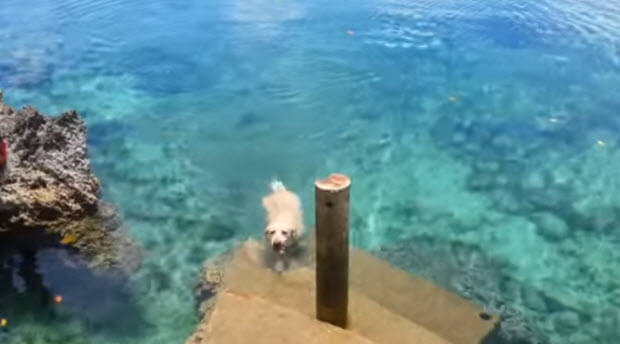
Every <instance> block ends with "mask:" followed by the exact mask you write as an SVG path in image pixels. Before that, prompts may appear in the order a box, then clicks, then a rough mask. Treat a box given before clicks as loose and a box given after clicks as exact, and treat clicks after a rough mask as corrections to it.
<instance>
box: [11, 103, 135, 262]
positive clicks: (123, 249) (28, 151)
mask: <svg viewBox="0 0 620 344" xmlns="http://www.w3.org/2000/svg"><path fill="white" fill-rule="evenodd" d="M0 134H1V135H2V136H3V137H4V138H5V139H6V140H7V141H8V143H9V156H8V160H7V164H6V166H4V167H3V168H2V170H0V236H3V237H5V238H18V237H20V236H22V234H24V233H27V232H31V231H33V230H35V231H43V232H44V233H45V234H47V235H49V236H52V237H55V238H56V239H57V241H56V244H57V245H60V244H62V245H66V246H72V247H74V248H77V249H78V250H79V251H81V252H82V253H85V254H86V255H88V256H90V257H91V258H92V262H93V265H96V266H120V265H123V266H127V264H128V263H129V266H127V267H135V265H136V263H137V261H138V256H139V255H138V254H137V252H138V250H137V248H136V246H135V245H134V244H133V243H131V241H130V240H129V239H128V238H127V237H126V236H125V235H123V230H122V226H121V223H120V221H119V220H118V217H117V214H116V211H115V210H114V209H113V208H112V207H111V206H109V205H106V204H105V203H103V202H102V201H101V200H100V185H99V181H98V180H97V178H96V177H95V175H94V174H93V173H92V171H91V167H90V161H89V159H88V150H87V145H86V125H85V123H84V121H83V120H82V119H81V118H80V116H79V115H78V114H77V112H75V111H70V112H65V113H63V114H61V115H59V116H57V117H47V116H44V115H42V114H41V113H40V112H39V111H37V110H36V109H34V108H32V107H25V108H23V109H21V110H18V111H15V110H14V109H12V108H11V107H9V106H8V105H5V104H3V103H2V99H1V97H0ZM18 241H19V240H18ZM47 241H48V240H46V242H47ZM42 244H43V243H42ZM42 246H45V245H42Z"/></svg>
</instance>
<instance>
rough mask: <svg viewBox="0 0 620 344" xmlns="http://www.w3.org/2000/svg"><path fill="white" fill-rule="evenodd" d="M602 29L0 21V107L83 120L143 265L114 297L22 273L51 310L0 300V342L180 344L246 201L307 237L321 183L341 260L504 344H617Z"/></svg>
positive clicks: (246, 209) (294, 9) (347, 17)
mask: <svg viewBox="0 0 620 344" xmlns="http://www.w3.org/2000/svg"><path fill="white" fill-rule="evenodd" d="M619 23H620V11H618V9H617V6H615V5H614V4H613V3H610V2H605V1H590V2H580V1H558V0H547V1H542V2H541V1H525V2H520V3H519V4H514V3H513V2H509V1H495V2H493V3H488V2H484V1H473V0H464V1H456V2H454V1H453V2H447V1H422V2H407V1H361V2H358V3H357V4H354V5H353V4H350V5H347V4H336V5H334V4H332V3H330V2H327V1H313V2H298V1H292V0H271V1H265V0H251V1H211V2H209V4H208V5H205V4H202V2H200V1H196V0H188V1H178V2H175V4H169V3H168V2H164V1H157V2H153V1H151V2H149V3H148V4H144V3H142V2H138V1H112V0H110V1H88V2H84V1H64V0H63V1H54V2H46V3H41V2H35V1H14V0H5V1H4V2H3V6H1V7H0V42H1V43H2V44H0V87H2V89H3V90H4V94H5V102H7V103H9V104H11V105H13V106H15V107H19V106H22V105H26V104H33V105H35V106H37V107H38V108H40V109H41V110H42V111H44V112H45V113H50V114H54V113H59V112H61V111H63V110H66V109H70V108H75V109H77V110H78V111H79V112H80V113H81V114H82V115H83V116H84V117H85V118H86V120H87V122H88V124H89V129H90V152H91V156H92V161H93V165H94V168H95V172H96V173H97V175H98V176H99V177H100V179H101V180H102V184H103V187H104V197H105V198H106V199H107V200H109V201H112V202H114V203H115V204H117V205H118V207H119V208H120V211H121V213H122V214H123V218H124V221H125V223H126V225H127V227H128V228H129V232H130V235H131V236H132V237H133V238H134V239H135V240H136V241H138V242H139V243H140V244H142V246H143V247H144V248H145V249H146V251H147V254H146V257H145V261H144V264H143V267H142V268H141V269H140V271H138V272H137V273H136V274H135V275H134V276H132V279H131V281H130V282H129V285H124V284H123V283H122V282H119V281H117V280H116V279H115V278H109V277H101V276H97V275H94V274H92V273H91V272H88V271H82V270H80V269H76V268H74V267H71V266H66V264H64V263H63V259H62V257H58V253H54V252H41V253H40V254H39V256H40V257H39V258H40V259H39V261H44V262H46V263H45V264H43V263H41V264H40V266H39V267H38V271H39V272H40V273H41V276H42V278H43V279H44V283H45V285H46V286H47V287H48V289H49V290H50V291H51V292H52V293H55V292H57V293H62V294H63V295H64V296H65V301H64V302H63V304H62V305H61V306H54V307H52V308H50V307H44V306H41V305H40V304H39V303H37V302H34V301H32V298H31V297H29V291H24V292H23V293H19V292H18V293H17V294H12V293H13V292H11V293H9V292H7V291H3V293H4V296H3V297H2V298H0V299H1V300H2V301H3V303H2V309H0V312H1V313H3V314H5V313H6V314H8V316H7V317H8V318H9V319H10V324H11V326H10V329H9V331H6V332H3V333H1V334H0V341H2V342H7V343H182V342H183V341H184V340H185V338H187V336H188V335H189V333H190V332H191V331H192V329H193V327H194V326H195V324H196V322H197V314H196V311H195V305H194V300H193V296H192V286H193V284H194V283H195V280H196V277H197V275H198V271H199V268H200V265H201V263H202V262H203V260H204V259H205V258H207V257H211V256H213V255H215V254H217V253H219V252H221V251H223V250H225V249H226V248H228V247H230V246H231V245H233V244H234V243H236V242H238V241H239V240H243V239H244V238H246V237H247V236H259V235H260V231H261V226H262V221H263V220H262V214H261V209H260V207H259V204H260V203H259V201H260V197H261V196H262V195H263V194H264V192H265V191H266V188H267V183H268V181H269V180H270V179H271V178H273V177H279V178H281V179H282V180H284V181H285V183H286V184H287V185H289V187H290V188H292V189H295V190H297V191H299V193H300V194H301V195H302V197H303V199H304V201H305V203H306V205H307V209H306V213H307V214H306V215H307V218H308V223H311V220H312V213H313V211H312V208H311V204H312V203H311V201H312V188H311V185H312V182H313V180H314V179H315V178H316V177H318V176H324V175H326V174H327V173H329V172H333V171H341V172H345V173H348V174H350V175H351V176H352V178H353V180H354V194H353V195H354V196H353V197H354V200H353V205H352V206H353V209H352V211H353V217H352V230H353V233H352V238H353V242H354V244H355V245H357V246H360V247H363V248H365V249H368V250H371V251H373V252H375V253H377V254H378V255H380V256H382V257H385V258H386V259H389V260H390V261H391V262H393V263H394V264H396V265H398V266H401V267H403V268H405V269H407V270H409V271H412V272H414V273H418V274H422V275H425V276H427V277H429V278H432V279H434V280H435V281H437V282H438V283H440V284H442V285H443V286H445V287H447V288H450V289H452V290H454V291H455V292H458V293H460V294H461V295H463V296H465V297H468V298H470V299H472V300H473V301H474V302H476V303H478V304H480V305H482V306H484V307H485V308H487V309H489V310H491V311H493V312H497V313H500V314H502V315H503V316H504V318H505V319H506V321H505V323H504V327H503V332H502V333H503V337H502V338H503V339H502V341H503V342H507V343H539V342H540V343H593V342H598V343H617V342H618V341H620V330H619V328H620V326H619V325H620V315H619V314H620V312H618V308H619V307H620V282H619V281H618V279H617V277H616V276H617V272H618V271H619V268H620V253H618V252H620V250H618V248H619V246H620V232H619V228H618V225H619V224H620V209H619V208H620V199H619V197H620V196H618V195H620V193H619V192H618V191H620V190H618V189H619V188H620V184H619V183H618V178H617V171H619V170H620V150H619V145H620V140H619V139H620V137H619V136H618V134H617V133H618V132H619V131H618V129H619V127H620V119H619V117H618V111H619V110H620V98H619V97H618V95H617V91H618V90H619V89H620V41H619V38H618V37H620V24H619ZM349 30H351V33H352V34H351V33H348V32H347V31H349ZM30 292H32V291H30ZM7 293H8V294H7ZM14 295H17V296H14ZM3 314H0V316H3Z"/></svg>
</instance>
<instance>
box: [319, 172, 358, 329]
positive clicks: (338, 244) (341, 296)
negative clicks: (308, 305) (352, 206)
mask: <svg viewBox="0 0 620 344" xmlns="http://www.w3.org/2000/svg"><path fill="white" fill-rule="evenodd" d="M314 185H315V197H316V214H315V215H316V316H317V319H319V320H321V321H326V322H329V323H331V324H333V325H336V326H340V327H343V328H344V327H346V326H347V307H348V303H349V189H350V186H351V180H350V179H349V177H347V176H345V175H342V174H332V175H330V176H329V177H327V178H326V179H323V180H317V181H316V182H315V183H314Z"/></svg>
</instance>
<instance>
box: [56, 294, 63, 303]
mask: <svg viewBox="0 0 620 344" xmlns="http://www.w3.org/2000/svg"><path fill="white" fill-rule="evenodd" d="M61 302H62V296H61V295H56V296H54V303H61Z"/></svg>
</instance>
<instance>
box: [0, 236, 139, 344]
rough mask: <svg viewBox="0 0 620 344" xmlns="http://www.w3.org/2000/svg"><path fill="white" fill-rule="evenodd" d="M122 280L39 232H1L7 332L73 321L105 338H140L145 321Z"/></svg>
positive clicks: (0, 312) (1, 311)
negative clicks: (22, 327)
mask: <svg viewBox="0 0 620 344" xmlns="http://www.w3.org/2000/svg"><path fill="white" fill-rule="evenodd" d="M126 282H127V277H126V276H125V275H123V274H122V273H121V272H118V271H113V270H93V269H90V268H88V265H87V262H86V260H85V259H84V258H83V257H81V256H80V254H78V253H77V252H76V251H75V250H74V249H71V248H67V247H63V246H60V245H59V244H58V238H57V237H54V236H51V235H47V234H44V233H43V232H42V231H36V230H30V231H27V232H24V233H20V234H18V235H15V234H7V233H1V234H0V316H1V317H2V318H5V319H9V321H10V324H11V326H9V327H8V330H7V331H6V332H8V334H9V335H10V332H11V331H12V330H13V329H14V328H16V327H18V326H19V325H20V324H23V323H31V322H33V321H34V322H36V323H46V324H49V325H51V326H52V327H57V328H58V327H60V325H61V324H64V323H68V322H72V323H78V324H79V326H80V328H83V329H84V330H86V331H87V333H89V334H96V335H99V336H105V337H107V338H116V337H124V338H128V337H129V338H131V337H139V336H140V335H142V334H143V332H144V331H145V330H147V329H148V328H149V324H148V323H147V322H146V321H145V320H144V318H143V316H142V314H141V310H140V308H139V307H138V305H137V304H136V303H135V302H134V300H133V297H132V295H131V293H130V291H129V290H128V288H127V284H126ZM58 296H60V297H62V299H61V300H59V299H58ZM54 325H57V326H54ZM80 332H82V331H80Z"/></svg>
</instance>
